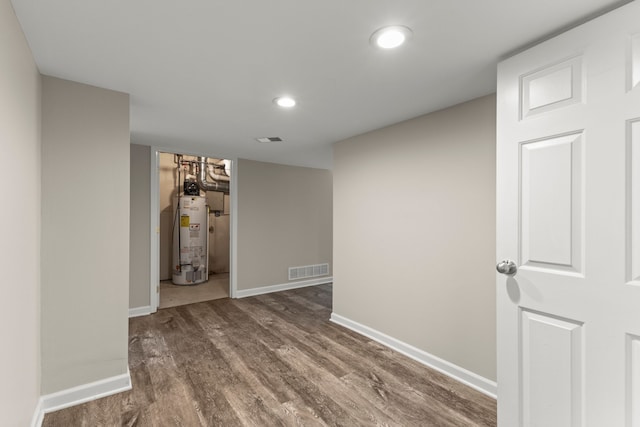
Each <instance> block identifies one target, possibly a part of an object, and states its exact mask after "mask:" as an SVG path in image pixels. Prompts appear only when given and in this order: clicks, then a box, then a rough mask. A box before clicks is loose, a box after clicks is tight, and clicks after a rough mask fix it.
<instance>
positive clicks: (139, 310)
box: [129, 305, 153, 317]
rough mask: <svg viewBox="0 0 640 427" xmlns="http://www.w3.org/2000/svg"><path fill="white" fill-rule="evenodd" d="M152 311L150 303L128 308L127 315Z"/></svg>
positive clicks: (136, 315) (139, 314)
mask: <svg viewBox="0 0 640 427" xmlns="http://www.w3.org/2000/svg"><path fill="white" fill-rule="evenodd" d="M151 313H153V311H152V310H151V306H150V305H146V306H144V307H134V308H130V309H129V317H138V316H146V315H148V314H151Z"/></svg>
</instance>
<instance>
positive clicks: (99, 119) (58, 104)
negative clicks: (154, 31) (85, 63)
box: [41, 76, 130, 394]
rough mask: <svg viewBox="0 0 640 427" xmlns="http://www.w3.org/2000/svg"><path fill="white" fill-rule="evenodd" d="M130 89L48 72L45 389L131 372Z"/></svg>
mask: <svg viewBox="0 0 640 427" xmlns="http://www.w3.org/2000/svg"><path fill="white" fill-rule="evenodd" d="M129 157H130V147H129V96H128V95H126V94H123V93H118V92H113V91H109V90H105V89H99V88H96V87H91V86H87V85H83V84H80V83H74V82H70V81H66V80H60V79H56V78H52V77H44V76H43V78H42V251H41V256H42V392H43V394H48V393H53V392H56V391H59V390H63V389H67V388H70V387H74V386H78V385H81V384H86V383H89V382H92V381H97V380H101V379H104V378H108V377H112V376H115V375H120V374H124V373H126V372H127V341H128V337H127V328H128V320H127V317H128V300H129Z"/></svg>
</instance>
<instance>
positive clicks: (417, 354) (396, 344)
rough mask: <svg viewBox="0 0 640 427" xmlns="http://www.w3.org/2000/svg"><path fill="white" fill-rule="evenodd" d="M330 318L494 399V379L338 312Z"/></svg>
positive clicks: (496, 386) (495, 389)
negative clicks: (489, 378) (482, 375)
mask: <svg viewBox="0 0 640 427" xmlns="http://www.w3.org/2000/svg"><path fill="white" fill-rule="evenodd" d="M330 320H331V321H332V322H333V323H336V324H338V325H340V326H344V327H345V328H347V329H351V330H352V331H354V332H357V333H359V334H360V335H364V336H365V337H368V338H371V339H372V340H374V341H377V342H379V343H380V344H382V345H385V346H387V347H389V348H391V349H393V350H395V351H397V352H398V353H402V354H404V355H405V356H407V357H410V358H412V359H413V360H416V361H418V362H420V363H422V364H423V365H426V366H428V367H430V368H433V369H435V370H436V371H439V372H442V373H443V374H445V375H447V376H449V377H451V378H453V379H455V380H457V381H460V382H461V383H464V384H466V385H468V386H469V387H471V388H474V389H476V390H478V391H479V392H481V393H483V394H486V395H487V396H490V397H493V398H494V399H495V398H496V395H497V392H498V385H497V384H496V382H495V381H491V380H488V379H486V378H484V377H481V376H480V375H478V374H474V373H473V372H471V371H468V370H466V369H464V368H461V367H460V366H457V365H454V364H453V363H450V362H447V361H446V360H443V359H441V358H439V357H437V356H434V355H432V354H430V353H427V352H426V351H424V350H420V349H419V348H416V347H414V346H412V345H410V344H407V343H405V342H402V341H400V340H397V339H395V338H393V337H390V336H389V335H386V334H383V333H382V332H379V331H376V330H375V329H372V328H370V327H368V326H365V325H363V324H361V323H358V322H354V321H353V320H350V319H347V318H346V317H343V316H340V315H339V314H336V313H331V319H330Z"/></svg>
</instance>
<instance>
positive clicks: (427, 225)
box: [333, 95, 496, 381]
mask: <svg viewBox="0 0 640 427" xmlns="http://www.w3.org/2000/svg"><path fill="white" fill-rule="evenodd" d="M495 137H496V130H495V96H494V95H491V96H487V97H483V98H479V99H476V100H473V101H470V102H467V103H464V104H460V105H457V106H454V107H452V108H449V109H446V110H442V111H439V112H435V113H432V114H428V115H425V116H422V117H418V118H415V119H412V120H409V121H406V122H402V123H399V124H396V125H392V126H389V127H386V128H383V129H380V130H377V131H373V132H370V133H367V134H364V135H360V136H356V137H354V138H351V139H348V140H345V141H342V142H339V143H337V144H335V145H334V169H333V193H334V209H333V212H334V234H333V235H334V252H333V253H334V273H333V276H334V294H333V311H334V313H336V314H338V315H340V316H343V317H345V318H347V319H350V320H353V321H355V322H359V323H360V324H363V325H365V326H367V327H369V328H373V329H374V330H377V331H379V332H382V333H384V334H387V335H389V336H391V337H393V338H396V339H398V340H400V341H402V342H404V343H407V344H410V345H412V346H414V347H417V348H418V349H420V350H423V351H426V352H428V353H430V354H431V355H435V356H437V357H439V358H442V359H444V360H446V361H448V362H450V363H453V364H455V365H457V366H459V367H462V368H464V369H466V370H469V371H471V372H473V373H475V374H478V375H480V376H482V377H484V378H486V379H489V380H492V381H495V379H496V353H495V351H496V334H495V330H496V329H495V328H496V324H495V288H494V286H495V272H494V264H495V260H494V257H495Z"/></svg>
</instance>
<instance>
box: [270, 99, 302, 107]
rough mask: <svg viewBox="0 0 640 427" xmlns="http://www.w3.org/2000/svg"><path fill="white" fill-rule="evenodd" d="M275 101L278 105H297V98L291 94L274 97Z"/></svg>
mask: <svg viewBox="0 0 640 427" xmlns="http://www.w3.org/2000/svg"><path fill="white" fill-rule="evenodd" d="M273 103H274V104H276V105H277V106H278V107H283V108H291V107H295V105H296V100H295V99H293V98H291V97H290V96H281V97H279V98H276V99H274V100H273Z"/></svg>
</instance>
